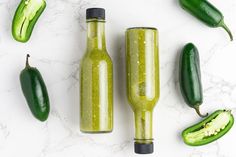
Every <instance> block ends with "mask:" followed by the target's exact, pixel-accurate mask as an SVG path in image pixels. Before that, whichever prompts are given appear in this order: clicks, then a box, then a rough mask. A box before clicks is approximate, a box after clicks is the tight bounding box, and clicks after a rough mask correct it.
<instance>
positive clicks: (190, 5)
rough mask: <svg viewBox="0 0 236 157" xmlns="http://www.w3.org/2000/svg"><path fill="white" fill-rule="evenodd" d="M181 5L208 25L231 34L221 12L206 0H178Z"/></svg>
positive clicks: (231, 36) (231, 37)
mask: <svg viewBox="0 0 236 157" xmlns="http://www.w3.org/2000/svg"><path fill="white" fill-rule="evenodd" d="M179 2H180V5H181V7H182V8H183V9H184V10H186V11H188V12H189V13H190V14H192V15H193V16H195V17H196V18H198V19H199V20H200V21H202V22H204V23H205V24H206V25H208V26H210V27H222V28H224V29H225V30H226V31H227V33H228V34H229V36H230V39H231V41H232V40H233V35H232V33H231V31H230V30H229V28H228V27H227V26H226V25H225V23H224V16H223V15H222V13H221V12H220V11H219V10H218V9H217V8H216V7H215V6H213V5H212V4H211V3H210V2H208V1H207V0H179Z"/></svg>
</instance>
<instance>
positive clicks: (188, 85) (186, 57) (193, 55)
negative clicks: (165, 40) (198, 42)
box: [179, 43, 207, 117]
mask: <svg viewBox="0 0 236 157" xmlns="http://www.w3.org/2000/svg"><path fill="white" fill-rule="evenodd" d="M199 62H200V61H199V54H198V50H197V48H196V47H195V46H194V45H193V44H192V43H188V44H187V45H185V47H184V49H183V51H182V53H181V55H180V66H179V81H180V89H181V93H182V95H183V97H184V100H185V102H186V103H187V104H188V105H189V106H190V107H192V108H194V109H195V110H196V112H197V113H198V115H199V116H201V117H205V116H207V114H206V115H202V114H201V113H200V111H199V106H200V105H201V104H202V102H203V94H202V84H201V72H200V63H199Z"/></svg>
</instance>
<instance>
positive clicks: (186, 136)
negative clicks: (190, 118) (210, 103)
mask: <svg viewBox="0 0 236 157" xmlns="http://www.w3.org/2000/svg"><path fill="white" fill-rule="evenodd" d="M233 124H234V117H233V115H232V114H231V111H226V110H218V111H215V112H214V113H213V114H211V115H210V116H209V117H207V118H206V119H204V120H203V121H201V122H199V123H197V124H195V125H193V126H191V127H189V128H187V129H185V130H184V131H183V132H182V138H183V140H184V142H185V143H186V144H187V145H190V146H201V145H205V144H208V143H211V142H213V141H216V140H217V139H219V138H220V137H222V136H223V135H225V134H226V133H227V132H228V131H229V130H230V129H231V128H232V126H233Z"/></svg>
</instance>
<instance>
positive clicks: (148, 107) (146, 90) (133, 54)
mask: <svg viewBox="0 0 236 157" xmlns="http://www.w3.org/2000/svg"><path fill="white" fill-rule="evenodd" d="M158 57H159V56H158V32H157V30H156V29H155V28H142V27H138V28H130V29H128V30H127V31H126V72H127V94H128V100H129V103H130V106H131V107H132V109H133V111H134V115H135V142H136V143H152V140H153V137H152V112H153V108H154V106H155V104H156V102H157V101H158V99H159V58H158Z"/></svg>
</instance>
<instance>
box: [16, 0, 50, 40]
mask: <svg viewBox="0 0 236 157" xmlns="http://www.w3.org/2000/svg"><path fill="white" fill-rule="evenodd" d="M45 7H46V2H45V1H44V0H21V2H20V4H19V6H18V8H17V10H16V12H15V16H14V19H13V22H12V35H13V37H14V39H15V40H17V41H19V42H27V41H28V40H29V39H30V36H31V34H32V31H33V28H34V26H35V24H36V22H37V20H38V18H39V17H40V15H41V14H42V12H43V11H44V9H45Z"/></svg>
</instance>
